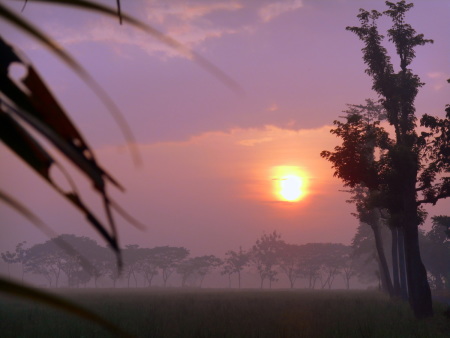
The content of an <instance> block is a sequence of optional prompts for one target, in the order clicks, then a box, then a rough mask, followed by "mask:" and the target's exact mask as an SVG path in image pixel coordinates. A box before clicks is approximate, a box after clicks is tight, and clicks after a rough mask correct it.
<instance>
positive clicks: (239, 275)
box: [230, 270, 241, 289]
mask: <svg viewBox="0 0 450 338" xmlns="http://www.w3.org/2000/svg"><path fill="white" fill-rule="evenodd" d="M237 275H238V288H239V289H240V288H241V271H239V270H238V272H237ZM230 286H231V281H230Z"/></svg>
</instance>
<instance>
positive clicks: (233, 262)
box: [222, 247, 250, 289]
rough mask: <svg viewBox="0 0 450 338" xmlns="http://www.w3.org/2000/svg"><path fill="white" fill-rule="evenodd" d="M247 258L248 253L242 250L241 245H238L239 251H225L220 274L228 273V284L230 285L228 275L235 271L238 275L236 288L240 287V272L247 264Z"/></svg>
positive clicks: (248, 258) (248, 256)
mask: <svg viewBox="0 0 450 338" xmlns="http://www.w3.org/2000/svg"><path fill="white" fill-rule="evenodd" d="M249 260H250V253H249V252H246V251H244V250H242V247H239V251H237V252H236V251H233V250H229V251H227V252H226V253H225V259H224V261H223V271H222V274H228V279H229V280H228V281H229V286H231V279H230V277H231V275H232V274H234V273H235V274H237V277H238V288H239V289H240V288H241V272H242V270H243V269H244V268H245V267H246V266H248V263H249Z"/></svg>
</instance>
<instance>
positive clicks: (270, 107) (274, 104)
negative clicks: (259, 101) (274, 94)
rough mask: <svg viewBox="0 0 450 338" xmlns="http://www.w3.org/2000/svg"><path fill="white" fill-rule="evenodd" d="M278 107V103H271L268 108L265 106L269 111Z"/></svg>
mask: <svg viewBox="0 0 450 338" xmlns="http://www.w3.org/2000/svg"><path fill="white" fill-rule="evenodd" d="M278 109H280V107H278V105H277V104H276V103H273V104H271V105H270V106H269V108H267V110H268V111H270V112H274V111H277V110H278Z"/></svg>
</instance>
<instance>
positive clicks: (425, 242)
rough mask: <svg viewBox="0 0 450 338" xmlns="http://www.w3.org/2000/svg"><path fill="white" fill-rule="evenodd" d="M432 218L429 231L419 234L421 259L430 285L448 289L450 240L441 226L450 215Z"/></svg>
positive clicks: (449, 284) (449, 218) (449, 279)
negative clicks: (428, 276) (429, 278)
mask: <svg viewBox="0 0 450 338" xmlns="http://www.w3.org/2000/svg"><path fill="white" fill-rule="evenodd" d="M432 219H433V224H432V228H431V229H430V231H428V232H427V233H424V234H421V236H420V239H421V242H420V245H421V252H422V256H423V261H424V264H425V267H426V268H427V271H428V273H429V274H430V275H431V281H432V287H433V288H434V289H436V290H444V289H450V240H449V239H448V237H447V236H446V233H445V229H444V227H443V226H442V225H443V224H444V225H445V221H449V220H450V217H448V216H435V217H433V218H432Z"/></svg>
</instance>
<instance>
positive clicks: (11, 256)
mask: <svg viewBox="0 0 450 338" xmlns="http://www.w3.org/2000/svg"><path fill="white" fill-rule="evenodd" d="M1 257H2V259H3V261H4V262H5V263H6V264H7V266H8V277H11V271H10V265H11V264H14V263H15V260H16V253H15V252H9V251H5V252H2V253H1Z"/></svg>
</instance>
